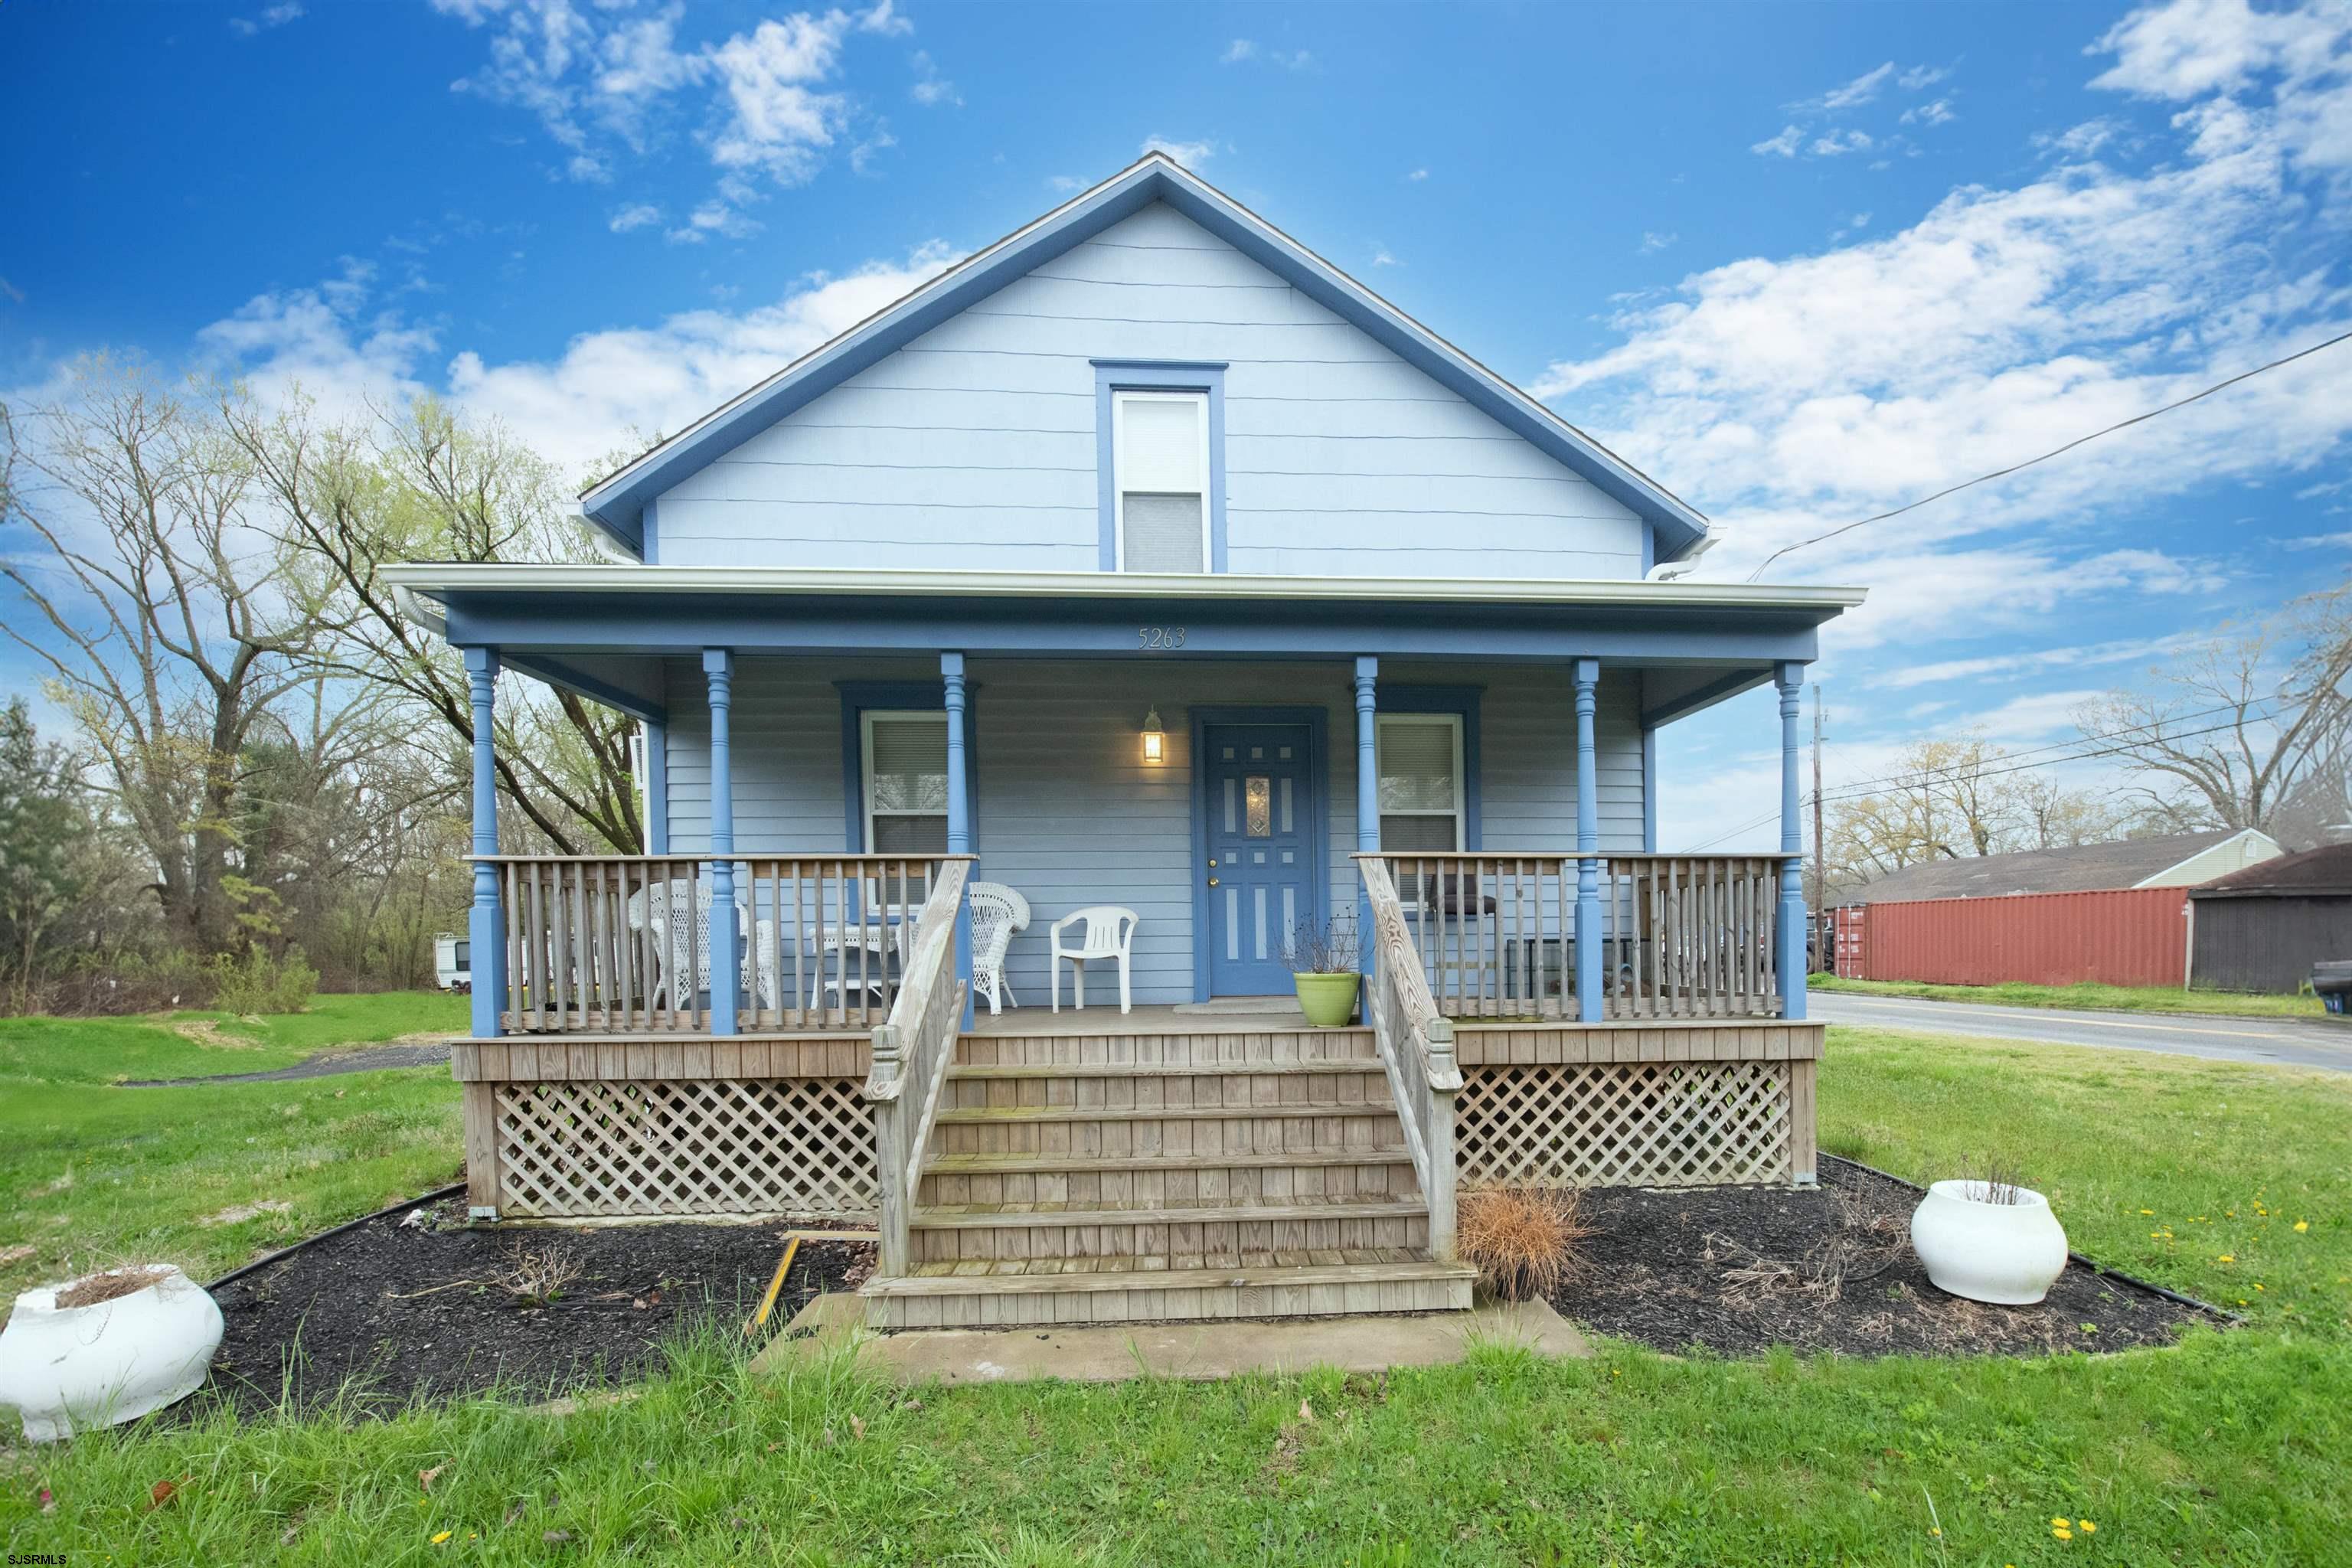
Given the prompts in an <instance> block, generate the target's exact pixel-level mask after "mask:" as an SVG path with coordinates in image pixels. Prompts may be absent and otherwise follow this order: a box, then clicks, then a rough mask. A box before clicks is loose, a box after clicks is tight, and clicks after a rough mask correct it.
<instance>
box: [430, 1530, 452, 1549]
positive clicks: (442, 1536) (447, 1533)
mask: <svg viewBox="0 0 2352 1568" xmlns="http://www.w3.org/2000/svg"><path fill="white" fill-rule="evenodd" d="M455 1534H457V1531H454V1530H445V1531H442V1532H441V1533H440V1534H438V1535H436V1536H435V1537H434V1538H433V1544H434V1545H436V1546H438V1545H440V1544H441V1543H442V1542H445V1541H446V1540H448V1539H449V1538H450V1537H451V1536H453V1535H455Z"/></svg>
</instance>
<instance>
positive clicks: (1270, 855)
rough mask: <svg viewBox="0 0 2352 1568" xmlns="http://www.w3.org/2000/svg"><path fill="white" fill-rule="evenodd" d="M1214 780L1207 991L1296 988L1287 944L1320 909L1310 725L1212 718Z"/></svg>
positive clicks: (1209, 775) (1209, 750)
mask: <svg viewBox="0 0 2352 1568" xmlns="http://www.w3.org/2000/svg"><path fill="white" fill-rule="evenodd" d="M1202 742H1203V744H1202V751H1203V752H1204V753H1205V761H1204V767H1205V773H1204V774H1203V782H1204V783H1205V784H1206V785H1207V792H1206V794H1207V799H1206V802H1205V805H1206V808H1207V812H1208V834H1207V840H1206V841H1207V846H1208V852H1209V855H1208V858H1209V863H1208V865H1207V866H1206V867H1204V868H1202V872H1201V874H1202V876H1203V877H1205V878H1206V879H1207V880H1208V889H1209V929H1208V931H1207V932H1206V933H1205V935H1206V937H1207V939H1208V942H1209V994H1211V995H1213V996H1276V995H1285V994H1288V993H1289V992H1290V990H1291V984H1290V971H1289V969H1288V968H1286V966H1285V965H1284V964H1283V962H1282V946H1283V941H1284V939H1285V938H1286V937H1287V936H1288V935H1289V934H1290V933H1291V932H1292V931H1294V930H1296V929H1297V926H1298V924H1299V922H1300V921H1308V920H1312V919H1313V918H1314V916H1315V911H1316V899H1315V886H1316V882H1315V879H1316V878H1317V877H1318V875H1320V874H1321V868H1319V867H1318V866H1316V865H1315V864H1314V861H1313V858H1312V856H1311V855H1310V854H1309V852H1308V851H1309V846H1310V844H1311V843H1312V841H1313V837H1314V826H1313V825H1314V824H1315V823H1316V821H1317V820H1318V815H1317V814H1318V813H1319V812H1320V811H1321V810H1322V803H1321V802H1319V801H1318V800H1316V799H1315V798H1314V771H1313V770H1312V769H1311V768H1310V767H1309V765H1308V762H1307V726H1306V725H1304V724H1211V725H1208V726H1206V727H1205V728H1204V730H1203V732H1202Z"/></svg>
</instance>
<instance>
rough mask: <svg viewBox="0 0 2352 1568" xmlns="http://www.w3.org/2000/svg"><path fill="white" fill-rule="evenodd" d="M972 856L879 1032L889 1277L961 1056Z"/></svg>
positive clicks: (925, 919)
mask: <svg viewBox="0 0 2352 1568" xmlns="http://www.w3.org/2000/svg"><path fill="white" fill-rule="evenodd" d="M970 870H971V862H970V861H969V860H950V861H948V862H946V863H945V864H944V865H942V866H941V867H940V872H939V876H938V879H937V880H936V881H935V882H934V883H933V885H932V887H931V890H930V895H929V898H927V899H926V900H924V902H923V906H922V910H921V913H920V915H919V917H918V918H917V920H916V924H915V933H916V934H915V941H914V943H913V947H912V950H911V951H910V952H909V953H908V959H907V973H906V984H904V985H903V986H902V987H901V988H900V989H899V991H898V996H897V998H896V1000H895V1001H894V1002H893V1003H892V1005H891V1008H890V1016H889V1021H888V1022H887V1023H885V1024H882V1025H880V1026H877V1028H876V1029H875V1031H874V1067H873V1071H872V1072H871V1074H870V1075H869V1076H868V1077H867V1078H866V1103H867V1104H868V1105H869V1106H871V1107H872V1108H873V1110H874V1156H875V1163H876V1165H877V1169H878V1173H879V1177H880V1184H881V1202H880V1207H881V1211H882V1218H881V1242H880V1245H879V1248H878V1250H879V1252H880V1257H879V1258H878V1259H877V1267H878V1268H879V1269H880V1271H881V1272H882V1273H884V1274H886V1275H899V1274H904V1273H906V1272H907V1269H908V1263H909V1260H910V1248H909V1246H908V1226H909V1224H910V1222H911V1219H912V1216H913V1213H914V1204H915V1189H916V1185H917V1184H918V1183H919V1182H920V1181H921V1180H922V1174H923V1149H924V1146H925V1145H926V1144H927V1143H929V1141H930V1135H931V1122H932V1119H933V1118H935V1117H936V1116H937V1115H938V1114H939V1108H940V1087H941V1086H942V1085H943V1084H944V1083H945V1082H946V1081H947V1068H948V1063H949V1062H950V1061H951V1060H952V1059H954V1057H955V1049H956V1036H957V1033H958V1031H959V1030H960V1029H961V1026H962V1024H963V992H964V988H963V986H962V985H961V984H960V983H959V982H958V981H957V979H956V962H955V951H956V921H957V916H958V912H959V910H961V907H962V904H963V888H964V878H965V877H966V876H967V875H968V874H969V872H970Z"/></svg>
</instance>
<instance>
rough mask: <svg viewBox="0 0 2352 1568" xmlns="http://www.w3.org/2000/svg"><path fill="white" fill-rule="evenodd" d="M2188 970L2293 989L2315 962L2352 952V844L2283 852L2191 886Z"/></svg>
mask: <svg viewBox="0 0 2352 1568" xmlns="http://www.w3.org/2000/svg"><path fill="white" fill-rule="evenodd" d="M2189 931H2190V932H2191V936H2190V942H2189V946H2190V953H2191V956H2190V958H2189V977H2190V979H2191V980H2192V981H2193V982H2194V983H2195V984H2199V985H2210V986H2213V987H2215V988H2217V989H2219V990H2223V991H2276V992H2292V991H2298V990H2301V989H2302V988H2303V986H2304V985H2305V984H2307V983H2308V982H2309V981H2310V979H2311V969H2312V965H2314V964H2315V963H2329V962H2341V961H2344V960H2347V959H2352V844H2329V845H2324V846H2322V847H2319V848H2317V849H2306V850H2305V851H2304V852H2303V853H2302V854H2300V855H2282V856H2279V857H2278V858H2275V859H2270V860H2265V861H2263V862H2262V863H2261V864H2260V865H2257V866H2252V867H2249V868H2247V869H2245V870H2243V871H2233V872H2231V874H2230V875H2229V876H2226V877H2222V878H2219V879H2216V880H2213V881H2210V882H2208V883H2206V884H2205V885H2204V886H2203V887H2201V888H2195V889H2190V891H2189Z"/></svg>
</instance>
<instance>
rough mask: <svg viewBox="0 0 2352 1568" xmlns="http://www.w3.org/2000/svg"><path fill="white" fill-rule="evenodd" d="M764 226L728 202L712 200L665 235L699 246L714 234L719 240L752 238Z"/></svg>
mask: <svg viewBox="0 0 2352 1568" xmlns="http://www.w3.org/2000/svg"><path fill="white" fill-rule="evenodd" d="M761 227H762V225H761V224H760V223H758V222H757V221H755V220H754V219H751V218H748V217H745V216H743V215H742V214H741V213H740V212H738V211H736V210H735V209H734V208H733V207H731V206H730V205H728V204H727V203H726V202H725V201H723V200H718V199H713V200H711V201H707V202H705V203H703V204H702V205H700V206H698V207H697V208H695V209H694V210H693V211H692V212H690V213H688V215H687V218H686V222H685V223H683V224H681V225H680V226H677V227H676V228H673V229H671V230H670V231H669V232H667V234H665V235H663V236H662V237H663V238H664V239H666V240H667V241H669V243H670V244H672V245H700V244H701V243H702V242H703V241H705V240H707V239H709V238H710V237H713V236H714V235H715V236H717V237H719V238H720V239H749V238H751V237H752V236H753V235H755V234H757V233H759V232H760V230H761Z"/></svg>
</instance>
